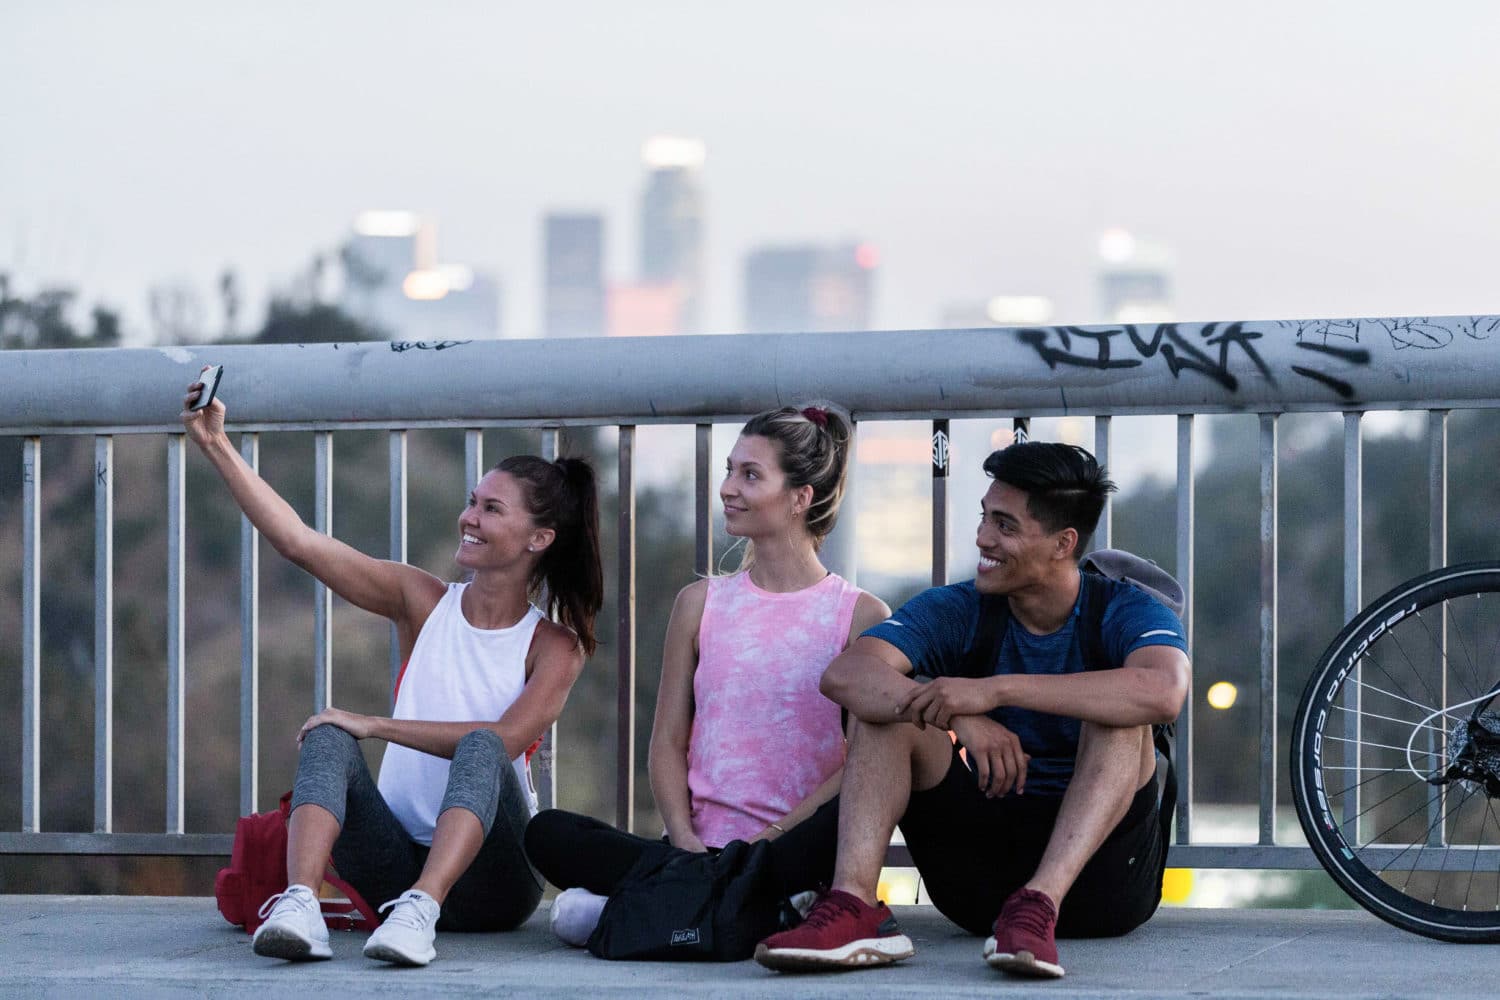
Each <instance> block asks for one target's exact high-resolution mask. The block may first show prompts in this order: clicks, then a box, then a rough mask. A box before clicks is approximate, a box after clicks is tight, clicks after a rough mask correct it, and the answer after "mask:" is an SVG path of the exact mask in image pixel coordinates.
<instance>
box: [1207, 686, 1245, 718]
mask: <svg viewBox="0 0 1500 1000" xmlns="http://www.w3.org/2000/svg"><path fill="white" fill-rule="evenodd" d="M1239 696H1240V689H1239V688H1237V687H1235V686H1234V685H1233V684H1231V683H1229V682H1228V681H1219V682H1218V683H1217V684H1214V685H1213V686H1211V687H1210V688H1209V689H1208V694H1207V696H1206V697H1207V698H1208V705H1209V707H1210V708H1217V709H1219V710H1220V711H1222V710H1224V709H1226V708H1232V707H1234V702H1235V699H1237V698H1238V697H1239Z"/></svg>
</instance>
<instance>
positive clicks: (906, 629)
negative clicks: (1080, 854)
mask: <svg viewBox="0 0 1500 1000" xmlns="http://www.w3.org/2000/svg"><path fill="white" fill-rule="evenodd" d="M1103 582H1104V584H1105V589H1104V591H1103V594H1104V595H1105V597H1106V599H1107V604H1106V605H1105V610H1104V620H1103V624H1102V628H1101V632H1102V635H1101V637H1100V638H1101V639H1102V642H1101V646H1102V648H1103V651H1104V654H1105V656H1106V657H1107V659H1108V661H1109V662H1107V663H1091V664H1085V663H1084V662H1083V654H1082V652H1081V650H1080V649H1079V645H1078V636H1077V630H1078V628H1079V604H1078V603H1075V604H1074V605H1073V613H1072V614H1071V615H1069V616H1068V620H1067V621H1066V622H1064V623H1063V625H1062V627H1061V628H1059V629H1058V630H1057V631H1056V632H1053V633H1051V634H1049V635H1032V634H1031V633H1030V632H1028V631H1026V629H1025V628H1024V627H1023V626H1022V625H1021V624H1020V623H1019V622H1017V621H1016V620H1015V619H1014V618H1012V619H1011V623H1010V627H1009V628H1007V629H1006V630H1005V635H1004V637H1003V638H1002V639H1001V641H1000V648H999V650H998V654H997V656H996V663H995V665H994V669H993V670H992V671H991V675H993V674H1071V673H1079V672H1081V671H1083V670H1107V669H1111V668H1114V667H1119V666H1122V665H1123V664H1124V663H1125V657H1127V656H1129V655H1130V654H1131V653H1132V652H1134V651H1135V650H1137V649H1140V648H1141V647H1143V646H1173V647H1175V648H1177V649H1180V650H1182V651H1183V652H1184V653H1185V652H1187V640H1186V638H1185V631H1184V629H1183V627H1182V622H1181V621H1180V620H1179V619H1178V617H1177V616H1176V615H1175V614H1173V613H1172V609H1170V608H1168V607H1167V606H1166V605H1164V604H1162V603H1161V602H1160V601H1158V600H1156V599H1155V598H1154V597H1152V596H1151V595H1149V594H1147V593H1146V592H1145V591H1143V590H1140V589H1138V588H1136V587H1133V586H1131V585H1130V584H1128V583H1123V582H1120V581H1117V580H1108V579H1106V580H1104V581H1103ZM1082 596H1083V589H1082V587H1080V588H1079V599H1080V601H1081V600H1082ZM979 597H980V595H979V591H978V590H977V589H975V587H974V581H973V580H968V581H965V582H963V583H955V584H951V585H949V586H947V587H933V588H932V589H930V590H925V591H923V592H922V593H920V594H918V595H917V596H916V597H913V598H912V599H911V600H909V601H907V602H906V603H905V604H903V605H902V606H901V607H900V609H898V610H897V611H896V612H895V613H893V614H892V615H891V617H889V618H887V619H886V620H885V621H883V622H881V623H880V624H879V625H874V626H871V627H870V628H868V629H866V630H865V631H864V634H865V635H868V636H874V637H875V638H876V639H883V640H885V641H886V642H888V643H890V644H891V645H892V646H895V647H896V648H897V649H899V650H900V651H901V653H902V654H903V655H904V656H905V657H906V658H907V659H908V660H910V661H911V664H912V675H913V676H914V677H915V678H916V679H917V680H927V679H930V678H933V677H960V676H964V673H965V671H964V666H965V661H966V660H967V659H968V654H969V650H970V649H971V648H972V647H973V645H974V641H975V639H976V637H977V635H978V632H979ZM989 716H990V718H992V719H994V720H995V721H996V722H998V723H1000V724H1001V725H1002V726H1004V727H1005V728H1006V729H1009V730H1010V731H1011V732H1013V733H1015V734H1016V737H1017V738H1018V739H1020V741H1021V748H1022V749H1023V750H1025V751H1026V753H1028V754H1030V755H1031V762H1030V763H1029V764H1028V765H1027V767H1026V794H1028V795H1046V796H1060V795H1062V793H1063V792H1064V791H1066V790H1067V787H1068V781H1069V779H1070V778H1072V776H1073V760H1074V758H1075V757H1076V756H1077V755H1078V734H1079V730H1080V726H1081V723H1080V722H1079V720H1077V719H1074V718H1069V717H1067V716H1061V715H1051V714H1048V713H1046V712H1036V711H1032V710H1031V709H1024V708H1015V707H1012V706H1004V707H1001V708H997V709H995V710H993V711H991V712H990V713H989Z"/></svg>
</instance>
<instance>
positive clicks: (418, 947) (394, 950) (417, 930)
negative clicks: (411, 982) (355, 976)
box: [365, 889, 440, 965]
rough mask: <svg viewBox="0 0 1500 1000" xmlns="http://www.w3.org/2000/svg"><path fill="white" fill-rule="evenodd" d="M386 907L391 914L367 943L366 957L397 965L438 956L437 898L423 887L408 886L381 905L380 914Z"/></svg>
mask: <svg viewBox="0 0 1500 1000" xmlns="http://www.w3.org/2000/svg"><path fill="white" fill-rule="evenodd" d="M386 910H390V911H391V915H390V916H388V917H386V918H385V923H383V924H381V925H380V926H379V927H377V928H375V933H374V934H371V935H370V939H369V940H368V941H366V942H365V957H366V958H378V959H379V960H380V961H382V962H391V963H393V964H395V965H426V964H427V963H428V962H430V961H432V960H433V959H434V958H436V957H437V951H436V950H435V949H434V948H433V947H432V940H433V938H435V937H437V922H438V913H439V911H440V907H439V906H438V904H437V900H435V899H433V898H432V897H431V896H429V895H427V893H425V892H423V891H422V890H421V889H408V890H406V891H405V892H403V893H402V894H401V895H400V896H399V897H398V898H396V899H393V900H391V901H390V902H388V903H385V904H383V905H382V906H381V907H380V912H381V913H384V912H385V911H386Z"/></svg>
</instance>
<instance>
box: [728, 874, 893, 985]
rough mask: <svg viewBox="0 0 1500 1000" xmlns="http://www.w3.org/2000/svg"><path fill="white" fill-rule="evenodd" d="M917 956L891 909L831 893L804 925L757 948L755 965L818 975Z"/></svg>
mask: <svg viewBox="0 0 1500 1000" xmlns="http://www.w3.org/2000/svg"><path fill="white" fill-rule="evenodd" d="M914 951H915V949H914V948H912V946H911V938H909V937H907V936H906V935H905V934H902V933H901V929H900V928H899V927H897V926H896V917H895V915H893V914H892V913H891V909H890V907H888V906H886V905H885V904H884V903H880V904H878V905H876V906H867V905H866V904H865V902H864V900H862V899H860V898H859V897H858V896H852V895H850V894H849V893H847V892H841V891H840V890H838V889H831V890H829V891H828V892H825V893H824V894H823V895H821V896H819V897H818V901H817V902H816V903H814V904H813V908H812V909H811V910H810V911H809V912H808V914H807V919H806V920H804V921H803V922H802V923H801V924H800V925H798V926H797V927H794V928H792V929H791V930H789V931H782V932H781V933H780V934H772V935H771V936H770V937H768V938H766V939H765V940H764V941H762V942H761V943H760V944H758V945H756V946H755V960H756V961H757V962H759V963H760V964H761V965H764V966H765V967H766V968H768V969H776V970H777V971H779V972H816V971H822V970H832V969H863V968H866V967H868V966H871V965H889V964H890V963H892V962H899V961H901V960H902V959H903V958H911V956H912V953H913V952H914Z"/></svg>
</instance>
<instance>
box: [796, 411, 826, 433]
mask: <svg viewBox="0 0 1500 1000" xmlns="http://www.w3.org/2000/svg"><path fill="white" fill-rule="evenodd" d="M802 415H803V416H804V417H806V418H807V419H808V420H811V421H812V422H813V423H815V424H817V425H818V426H819V427H821V428H823V429H824V430H827V429H828V411H827V410H825V409H823V408H822V407H821V406H809V407H806V408H804V409H803V411H802Z"/></svg>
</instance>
